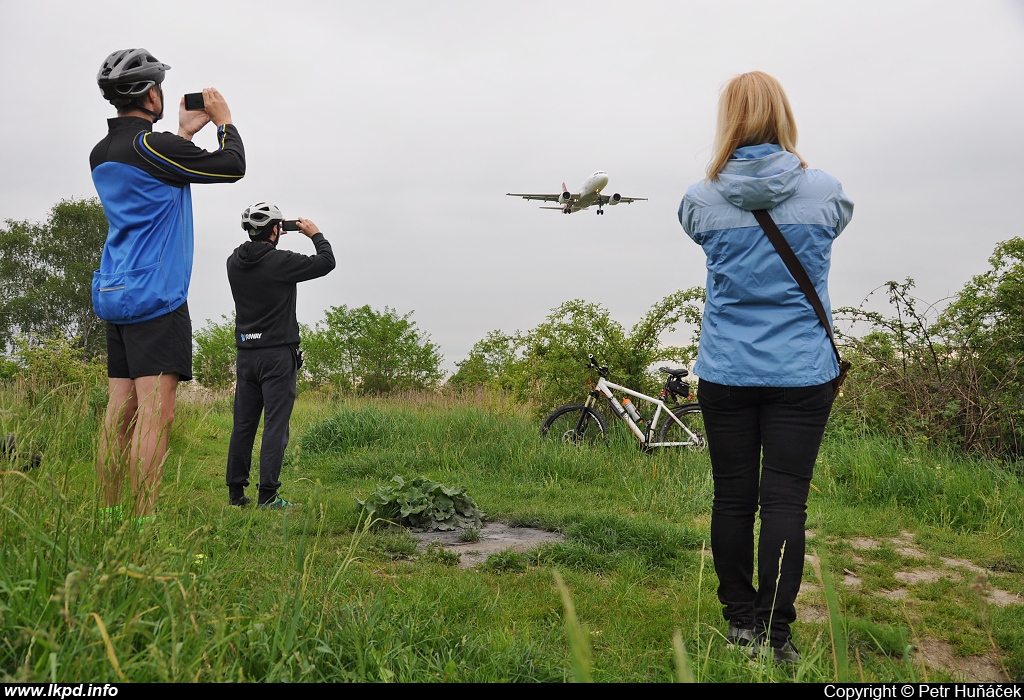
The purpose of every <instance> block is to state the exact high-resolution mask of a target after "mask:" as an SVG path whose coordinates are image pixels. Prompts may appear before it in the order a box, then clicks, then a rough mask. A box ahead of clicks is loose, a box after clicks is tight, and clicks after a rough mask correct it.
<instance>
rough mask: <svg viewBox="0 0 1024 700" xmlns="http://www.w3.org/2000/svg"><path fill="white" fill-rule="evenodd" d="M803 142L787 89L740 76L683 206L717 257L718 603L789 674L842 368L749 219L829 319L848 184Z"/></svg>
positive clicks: (706, 407)
mask: <svg viewBox="0 0 1024 700" xmlns="http://www.w3.org/2000/svg"><path fill="white" fill-rule="evenodd" d="M796 140H797V130H796V123H795V122H794V120H793V113H792V110H791V108H790V105H789V100H788V99H787V98H786V94H785V92H784V91H783V90H782V86H781V85H780V84H779V82H778V81H777V80H776V79H775V78H773V77H772V76H770V75H768V74H766V73H761V72H759V71H756V72H752V73H744V74H742V75H738V76H736V77H735V78H733V79H732V80H730V81H729V82H728V83H727V84H726V86H725V88H724V90H723V91H722V96H721V99H720V101H719V108H718V129H717V132H716V135H715V147H714V154H713V157H712V159H711V163H710V165H709V166H708V170H707V179H705V180H702V181H700V182H698V183H697V184H695V185H693V186H692V187H690V189H689V190H687V192H686V196H685V197H684V198H683V201H682V203H681V204H680V205H679V222H680V223H681V224H682V225H683V228H684V229H685V230H686V233H687V235H689V236H690V238H692V239H693V240H694V242H696V243H697V244H699V245H700V246H701V247H702V248H703V249H704V252H705V254H706V255H707V269H708V277H707V303H706V305H705V308H704V322H703V325H702V326H701V337H700V349H699V352H698V356H697V364H696V366H695V367H694V373H695V374H696V375H697V376H699V377H700V382H699V385H698V391H697V399H698V401H699V402H700V405H701V409H702V411H703V415H704V424H705V429H706V431H707V439H708V447H709V451H710V455H711V466H712V471H713V475H714V483H715V496H714V505H713V507H712V514H711V547H712V551H713V554H714V559H715V571H716V573H717V574H718V580H719V586H718V598H719V600H720V601H721V603H722V605H723V614H724V616H725V619H726V620H728V622H729V631H728V634H727V639H728V641H729V643H730V644H734V645H738V646H744V647H748V650H749V651H751V652H753V651H757V650H760V649H762V648H766V647H770V648H771V653H772V654H773V656H774V659H775V661H776V662H778V663H796V662H798V661H799V659H800V655H799V652H798V651H797V648H796V646H795V645H794V644H793V642H792V640H791V638H790V625H791V624H792V623H793V622H794V621H795V620H796V608H795V607H794V602H795V600H796V596H797V593H798V592H799V590H800V578H801V574H802V571H803V560H804V524H805V521H806V519H807V492H808V488H809V486H810V483H811V475H812V473H813V470H814V462H815V459H817V456H818V448H819V447H820V445H821V438H822V434H823V433H824V431H825V424H826V422H827V421H828V415H829V411H830V410H831V408H832V399H833V396H834V394H835V388H834V381H835V380H836V378H837V377H838V375H839V367H838V364H837V362H836V355H835V352H834V351H833V349H832V346H831V344H830V342H829V338H828V335H827V333H826V330H825V327H824V326H823V325H822V324H821V322H820V321H819V320H818V317H817V316H816V314H815V311H814V308H813V307H812V305H811V302H810V301H809V300H808V298H807V296H806V295H805V294H804V292H802V291H801V289H800V287H799V286H798V285H797V282H796V281H795V280H794V278H793V276H792V274H791V273H790V272H789V270H788V269H787V268H786V265H785V263H784V262H783V261H782V258H781V257H780V256H779V254H778V253H777V252H776V250H775V248H774V247H773V246H772V243H771V242H770V241H769V239H768V237H767V236H766V235H765V233H764V231H763V230H762V228H761V227H760V226H759V225H758V223H757V220H756V219H755V217H754V215H753V214H752V213H751V212H752V211H755V210H759V209H766V210H768V212H769V214H770V215H771V217H772V219H773V220H774V221H775V223H776V224H777V225H778V227H779V229H780V230H781V231H782V234H783V236H784V237H785V239H786V241H787V242H788V243H789V245H790V246H791V247H792V248H793V250H794V252H795V253H796V256H797V258H798V259H799V261H800V263H801V264H802V265H803V267H804V268H805V270H806V271H807V274H808V275H809V276H810V279H811V282H812V283H813V285H814V288H815V289H816V290H817V292H818V296H819V297H820V298H821V301H822V304H823V305H824V307H825V309H826V310H827V309H829V308H830V306H829V296H828V272H829V266H830V263H831V254H832V242H833V241H834V240H835V238H836V236H838V235H839V233H840V232H841V231H842V230H843V228H844V227H845V226H846V225H847V224H848V223H849V221H850V218H851V217H852V215H853V203H852V202H851V201H850V200H849V199H848V198H847V197H846V195H845V194H844V193H843V188H842V186H841V185H840V184H839V181H838V180H836V179H835V178H834V177H832V176H831V175H828V174H826V173H824V172H822V171H820V170H812V169H809V168H808V167H807V164H806V163H805V162H804V161H803V159H802V158H801V157H800V155H799V154H798V153H797V152H796ZM829 319H830V320H831V316H830V317H829ZM759 506H760V510H761V513H760V517H761V534H760V538H759V542H758V552H757V554H758V556H757V561H758V567H757V578H756V581H755V580H754V519H755V515H756V513H757V510H758V507H759ZM780 560H781V572H780V566H779V564H780ZM776 582H778V585H777V586H776Z"/></svg>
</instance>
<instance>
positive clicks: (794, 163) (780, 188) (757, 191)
mask: <svg viewBox="0 0 1024 700" xmlns="http://www.w3.org/2000/svg"><path fill="white" fill-rule="evenodd" d="M802 172H803V168H802V167H801V166H800V159H799V158H798V157H797V156H795V155H794V154H792V153H790V152H789V151H784V150H782V147H781V146H779V145H778V144H774V143H762V144H760V145H757V146H744V147H743V148H737V149H736V151H735V152H734V153H733V154H732V156H730V157H729V160H728V161H727V162H726V164H725V167H724V168H722V172H720V173H719V174H718V180H715V181H712V183H711V184H712V187H714V188H715V189H716V190H718V192H719V193H720V194H721V195H722V196H723V197H725V198H726V199H727V200H728V201H729V203H730V204H733V205H735V206H737V207H739V208H740V209H746V210H747V211H754V210H755V209H772V208H773V207H775V206H776V205H777V204H779V203H780V202H783V201H785V200H787V199H789V198H790V197H791V196H792V195H793V193H794V192H796V189H797V186H798V185H799V180H800V175H801V173H802Z"/></svg>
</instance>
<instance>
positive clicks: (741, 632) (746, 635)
mask: <svg viewBox="0 0 1024 700" xmlns="http://www.w3.org/2000/svg"><path fill="white" fill-rule="evenodd" d="M756 637H757V631H756V630H755V629H754V626H753V625H751V626H750V627H738V626H736V625H734V624H732V623H729V631H728V633H726V635H725V641H726V643H727V644H728V645H729V646H731V647H749V646H751V645H752V644H754V642H755V639H756Z"/></svg>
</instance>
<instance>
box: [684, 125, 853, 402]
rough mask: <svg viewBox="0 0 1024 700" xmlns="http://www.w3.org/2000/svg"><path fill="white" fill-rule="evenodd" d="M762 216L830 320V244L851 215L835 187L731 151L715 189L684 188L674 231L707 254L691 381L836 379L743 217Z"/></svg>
mask: <svg viewBox="0 0 1024 700" xmlns="http://www.w3.org/2000/svg"><path fill="white" fill-rule="evenodd" d="M756 209H767V210H768V212H769V213H770V214H771V216H772V219H774V220H775V223H776V224H777V225H778V227H779V230H781V231H782V235H783V236H784V237H785V238H786V240H787V241H789V244H790V246H792V247H793V251H794V252H795V253H796V256H797V258H799V260H800V262H801V263H802V264H803V266H804V269H805V270H807V274H808V276H809V277H810V278H811V282H813V283H814V288H815V289H816V290H817V291H818V296H819V297H821V302H822V304H823V305H824V307H825V310H826V312H827V313H828V314H829V320H831V318H832V315H831V305H830V303H829V297H828V271H829V267H830V265H831V254H832V241H833V240H835V237H836V236H838V235H839V233H840V232H841V231H842V230H843V229H844V228H845V227H846V224H848V223H849V222H850V218H851V217H852V216H853V202H851V201H850V200H849V199H848V198H847V196H846V194H845V193H844V192H843V187H842V185H840V184H839V181H838V180H836V179H835V178H834V177H832V176H831V175H828V174H827V173H824V172H822V171H820V170H805V169H803V168H801V167H800V159H799V158H797V157H796V156H795V155H793V154H792V153H789V152H788V151H784V150H782V148H781V147H780V146H778V145H776V144H770V143H766V144H761V145H759V146H745V147H743V148H739V149H737V150H736V152H735V153H733V154H732V157H731V158H730V159H729V161H728V162H727V163H726V165H725V168H724V169H723V170H722V172H721V173H720V174H719V176H718V180H717V181H713V180H702V181H701V182H698V183H697V184H695V185H693V186H692V187H690V189H689V190H687V192H686V196H685V197H683V201H682V203H681V204H680V205H679V223H681V224H682V225H683V228H684V229H685V230H686V233H687V235H689V236H690V238H692V239H693V240H694V242H696V243H698V244H699V245H700V246H701V247H702V248H703V249H704V254H705V255H707V258H708V261H707V268H708V281H707V303H706V304H705V306H704V322H703V324H702V325H701V335H700V350H699V351H698V353H697V364H696V365H695V366H694V374H696V375H697V376H698V377H701V378H702V379H706V380H708V381H711V382H715V383H716V384H726V385H729V386H775V387H786V386H813V385H816V384H824V383H825V382H829V381H831V380H833V379H835V378H836V377H837V376H839V366H838V364H837V363H836V356H835V353H834V352H833V350H832V345H831V344H830V343H829V340H828V335H827V333H826V332H825V328H824V327H823V326H822V325H821V322H820V321H819V320H818V316H817V314H815V312H814V307H813V306H811V303H810V302H809V301H808V300H807V297H806V295H804V293H803V292H802V291H801V290H800V287H799V286H798V285H797V283H796V280H794V279H793V276H792V275H791V274H790V272H789V270H788V269H786V265H785V263H783V262H782V258H780V257H779V254H778V253H777V252H776V251H775V248H774V246H772V244H771V241H769V240H768V236H766V235H765V233H764V231H762V230H761V227H760V226H759V225H758V223H757V220H756V219H755V218H754V215H753V214H751V213H750V212H751V211H753V210H756Z"/></svg>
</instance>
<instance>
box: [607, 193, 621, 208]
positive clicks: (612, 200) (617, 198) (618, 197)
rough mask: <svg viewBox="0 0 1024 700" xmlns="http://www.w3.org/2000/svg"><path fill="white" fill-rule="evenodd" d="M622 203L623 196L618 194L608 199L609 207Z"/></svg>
mask: <svg viewBox="0 0 1024 700" xmlns="http://www.w3.org/2000/svg"><path fill="white" fill-rule="evenodd" d="M621 201H622V195H621V194H619V193H618V192H616V193H615V194H613V195H612V196H611V197H609V198H608V206H610V207H614V206H615V205H616V204H618V203H619V202H621Z"/></svg>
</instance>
